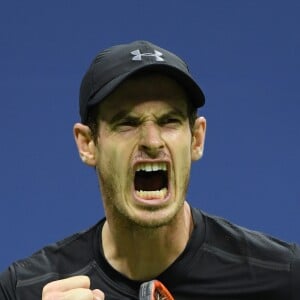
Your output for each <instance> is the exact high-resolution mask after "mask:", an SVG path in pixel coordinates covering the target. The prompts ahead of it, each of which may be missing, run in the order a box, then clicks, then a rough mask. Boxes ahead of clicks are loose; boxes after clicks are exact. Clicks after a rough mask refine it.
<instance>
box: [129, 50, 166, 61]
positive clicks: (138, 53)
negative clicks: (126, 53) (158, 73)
mask: <svg viewBox="0 0 300 300" xmlns="http://www.w3.org/2000/svg"><path fill="white" fill-rule="evenodd" d="M130 53H131V54H132V55H134V56H133V58H132V60H142V57H143V56H152V57H155V60H156V61H165V60H164V59H163V58H162V57H161V56H163V54H162V53H161V52H159V51H157V50H154V53H141V51H140V50H139V49H137V50H134V51H132V52H130Z"/></svg>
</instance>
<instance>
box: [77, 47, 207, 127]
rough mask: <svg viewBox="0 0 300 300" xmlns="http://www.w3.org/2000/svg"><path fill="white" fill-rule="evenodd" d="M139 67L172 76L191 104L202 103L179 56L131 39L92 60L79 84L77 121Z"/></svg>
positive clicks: (137, 70) (186, 67)
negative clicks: (127, 42)
mask: <svg viewBox="0 0 300 300" xmlns="http://www.w3.org/2000/svg"><path fill="white" fill-rule="evenodd" d="M140 71H143V72H147V71H155V72H159V73H164V74H166V75H168V76H171V77H173V78H174V79H176V80H177V81H178V83H179V84H181V85H182V86H183V87H184V88H185V89H186V91H187V94H188V96H189V98H190V100H191V102H192V103H193V105H194V106H195V107H201V106H203V105H204V103H205V97H204V94H203V92H202V90H201V88H200V87H199V85H198V84H197V83H196V81H195V80H194V79H193V78H192V76H191V74H190V72H189V69H188V66H187V64H186V63H185V62H184V61H183V60H182V59H181V58H179V57H178V56H177V55H175V54H173V53H171V52H170V51H168V50H165V49H163V48H161V47H159V46H156V45H154V44H152V43H150V42H148V41H135V42H132V43H129V44H122V45H116V46H113V47H111V48H109V49H106V50H104V51H101V52H99V53H98V54H97V56H96V57H95V58H94V60H93V61H92V63H91V65H90V67H89V69H88V70H87V72H86V73H85V75H84V77H83V79H82V82H81V86H80V99H79V106H80V116H81V122H82V123H84V124H85V123H86V121H87V116H88V111H89V110H90V109H91V108H92V107H93V106H95V105H96V104H98V103H100V102H101V101H102V100H103V99H105V98H106V97H107V96H108V95H109V94H110V93H112V92H113V91H114V90H115V89H116V88H117V87H118V86H119V85H120V84H121V83H122V82H123V81H124V80H125V79H126V78H128V77H129V76H131V75H133V74H136V73H137V72H140Z"/></svg>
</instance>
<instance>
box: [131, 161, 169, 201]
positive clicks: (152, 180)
mask: <svg viewBox="0 0 300 300" xmlns="http://www.w3.org/2000/svg"><path fill="white" fill-rule="evenodd" d="M134 188H135V192H136V194H137V196H138V197H139V198H142V199H145V200H151V199H164V198H166V196H167V194H168V167H167V163H165V162H155V163H154V162H153V163H149V162H147V163H141V164H139V165H138V167H137V169H136V172H135V176H134Z"/></svg>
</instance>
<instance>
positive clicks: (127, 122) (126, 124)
mask: <svg viewBox="0 0 300 300" xmlns="http://www.w3.org/2000/svg"><path fill="white" fill-rule="evenodd" d="M138 125H139V122H138V120H137V119H135V118H128V119H123V120H120V121H119V122H118V123H117V124H116V126H115V127H116V129H118V130H119V131H128V130H131V129H133V128H135V127H137V126H138Z"/></svg>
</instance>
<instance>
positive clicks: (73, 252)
mask: <svg viewBox="0 0 300 300" xmlns="http://www.w3.org/2000/svg"><path fill="white" fill-rule="evenodd" d="M98 228H99V223H98V224H96V225H94V226H93V227H91V228H89V229H88V230H84V231H81V232H78V233H75V234H73V235H71V236H69V237H67V238H65V239H63V240H61V241H58V242H56V243H53V244H51V245H48V246H46V247H44V248H42V249H41V250H39V251H37V252H36V253H34V254H33V255H32V256H30V257H27V258H25V259H22V260H18V261H16V262H14V263H13V264H12V265H11V266H10V267H9V268H8V269H7V270H6V271H4V272H3V273H2V274H0V279H1V289H2V290H3V291H6V293H15V292H16V291H17V290H22V289H23V288H27V289H28V288H29V287H32V290H39V291H40V289H41V287H42V286H44V285H45V284H46V283H47V282H49V281H53V280H56V279H59V278H62V277H66V276H70V275H72V274H74V275H76V273H86V272H87V271H88V270H85V269H87V268H89V267H90V264H89V263H90V262H91V260H92V259H93V254H94V243H95V236H96V233H97V230H98ZM11 290H13V291H11ZM32 292H33V291H32ZM0 295H1V291H0ZM1 299H2V298H1ZM5 299H6V298H5ZM8 299H14V298H8ZM25 299H26V298H25ZM32 299H35V298H32Z"/></svg>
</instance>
